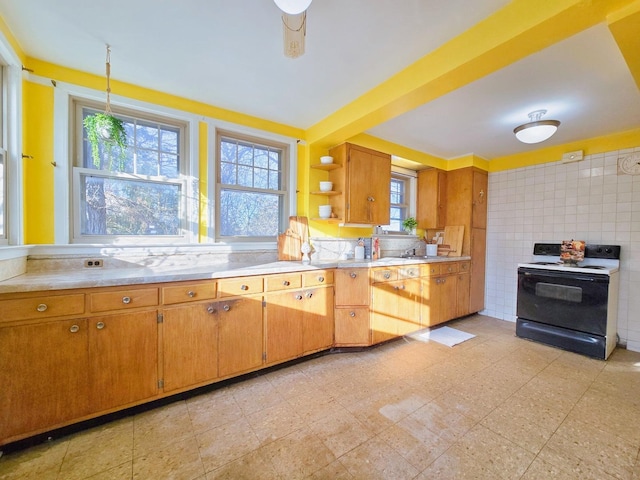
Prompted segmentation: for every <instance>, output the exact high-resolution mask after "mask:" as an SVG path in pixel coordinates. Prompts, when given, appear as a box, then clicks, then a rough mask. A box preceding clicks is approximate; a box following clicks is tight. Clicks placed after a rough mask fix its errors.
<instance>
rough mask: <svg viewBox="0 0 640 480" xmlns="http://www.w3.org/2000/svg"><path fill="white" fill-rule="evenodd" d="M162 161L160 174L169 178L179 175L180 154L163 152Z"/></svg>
mask: <svg viewBox="0 0 640 480" xmlns="http://www.w3.org/2000/svg"><path fill="white" fill-rule="evenodd" d="M160 162H161V163H160V175H162V176H163V177H169V178H176V177H177V176H178V155H172V154H168V153H163V154H162V156H161V160H160Z"/></svg>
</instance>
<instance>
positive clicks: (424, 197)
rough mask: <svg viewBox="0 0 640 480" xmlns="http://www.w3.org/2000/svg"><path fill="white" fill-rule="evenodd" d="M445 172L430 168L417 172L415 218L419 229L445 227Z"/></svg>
mask: <svg viewBox="0 0 640 480" xmlns="http://www.w3.org/2000/svg"><path fill="white" fill-rule="evenodd" d="M446 181H447V176H446V172H443V171H441V170H438V169H435V168H430V169H427V170H421V171H419V172H418V205H417V210H418V214H417V218H416V220H417V221H418V227H419V228H442V227H444V226H445V225H446V220H445V205H446V195H447V184H446Z"/></svg>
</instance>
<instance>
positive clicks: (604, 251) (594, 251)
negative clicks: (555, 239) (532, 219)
mask: <svg viewBox="0 0 640 480" xmlns="http://www.w3.org/2000/svg"><path fill="white" fill-rule="evenodd" d="M533 254H534V255H549V256H554V257H559V256H560V244H559V243H535V244H534V245H533ZM584 256H585V258H606V259H610V260H619V259H620V245H591V244H587V245H586V246H585V252H584Z"/></svg>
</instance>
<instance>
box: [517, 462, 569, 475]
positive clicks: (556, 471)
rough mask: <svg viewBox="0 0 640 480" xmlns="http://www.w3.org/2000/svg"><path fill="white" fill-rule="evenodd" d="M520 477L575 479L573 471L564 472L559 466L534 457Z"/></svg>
mask: <svg viewBox="0 0 640 480" xmlns="http://www.w3.org/2000/svg"><path fill="white" fill-rule="evenodd" d="M520 478H521V480H549V479H551V478H553V479H555V480H575V479H576V476H575V474H574V473H571V472H566V471H564V470H562V469H561V468H560V467H557V466H555V465H552V464H550V463H547V462H545V461H544V460H541V459H540V458H536V459H535V460H534V461H533V463H532V464H531V465H530V466H529V468H528V469H527V471H526V472H525V474H524V475H523V476H522V477H520Z"/></svg>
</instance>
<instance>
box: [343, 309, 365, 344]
mask: <svg viewBox="0 0 640 480" xmlns="http://www.w3.org/2000/svg"><path fill="white" fill-rule="evenodd" d="M334 313H335V328H336V333H335V337H336V338H335V343H336V345H337V346H341V347H357V346H368V345H369V342H370V338H371V331H370V328H369V308H367V307H360V308H357V307H356V308H336V309H335V311H334Z"/></svg>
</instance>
